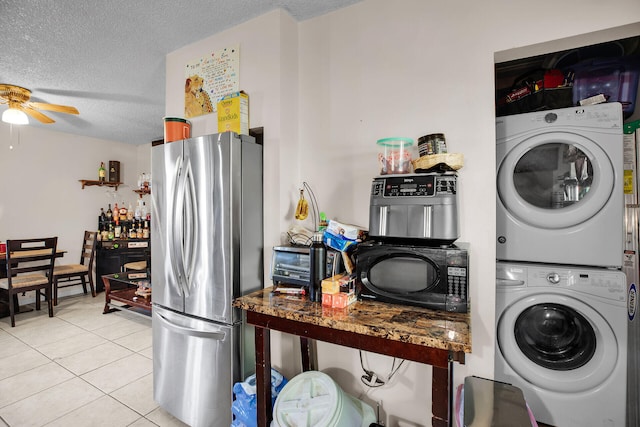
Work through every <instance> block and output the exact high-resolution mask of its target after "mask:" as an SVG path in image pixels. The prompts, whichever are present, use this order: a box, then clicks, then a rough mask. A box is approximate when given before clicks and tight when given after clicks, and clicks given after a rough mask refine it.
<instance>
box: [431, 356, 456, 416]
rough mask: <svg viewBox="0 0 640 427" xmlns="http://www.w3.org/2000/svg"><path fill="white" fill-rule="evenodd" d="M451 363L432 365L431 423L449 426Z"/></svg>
mask: <svg viewBox="0 0 640 427" xmlns="http://www.w3.org/2000/svg"><path fill="white" fill-rule="evenodd" d="M452 375H453V372H452V363H451V362H449V364H448V365H447V367H446V368H440V367H437V366H434V367H433V375H432V379H431V412H432V413H433V417H432V418H431V425H432V426H433V427H449V426H450V421H451V376H452Z"/></svg>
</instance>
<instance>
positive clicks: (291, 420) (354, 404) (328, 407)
mask: <svg viewBox="0 0 640 427" xmlns="http://www.w3.org/2000/svg"><path fill="white" fill-rule="evenodd" d="M375 422H376V418H375V415H374V412H373V408H372V407H371V406H369V405H367V404H366V403H364V402H362V401H360V400H358V399H356V398H355V397H352V396H350V395H348V394H346V393H345V392H343V391H342V389H341V388H340V386H338V384H336V383H335V382H334V381H333V380H332V379H331V377H330V376H328V375H327V374H325V373H322V372H318V371H308V372H303V373H301V374H299V375H297V376H295V377H294V378H292V379H291V381H289V383H288V384H287V385H285V386H284V388H283V389H282V390H281V391H280V395H278V399H277V400H276V405H275V407H274V408H273V423H272V424H271V427H360V426H362V427H369V426H370V425H371V423H375Z"/></svg>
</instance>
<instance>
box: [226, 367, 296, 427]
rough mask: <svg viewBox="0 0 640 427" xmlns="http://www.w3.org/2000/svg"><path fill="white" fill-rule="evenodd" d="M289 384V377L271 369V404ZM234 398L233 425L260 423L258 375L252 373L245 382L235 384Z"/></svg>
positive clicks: (242, 426) (235, 426)
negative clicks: (257, 393) (257, 394)
mask: <svg viewBox="0 0 640 427" xmlns="http://www.w3.org/2000/svg"><path fill="white" fill-rule="evenodd" d="M285 384H287V379H286V378H285V377H283V376H282V374H281V373H280V372H278V371H276V370H275V369H273V368H272V369H271V405H273V404H274V403H275V401H276V397H277V396H278V394H279V393H280V391H281V390H282V388H283V387H284V386H285ZM233 394H234V397H235V398H234V400H233V403H232V404H231V413H232V414H233V421H232V422H231V427H255V426H256V425H257V424H258V413H257V404H258V402H257V399H256V376H255V374H254V375H251V376H249V377H247V379H246V380H244V381H243V382H238V383H235V384H234V385H233Z"/></svg>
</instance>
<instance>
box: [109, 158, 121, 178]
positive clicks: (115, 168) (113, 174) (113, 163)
mask: <svg viewBox="0 0 640 427" xmlns="http://www.w3.org/2000/svg"><path fill="white" fill-rule="evenodd" d="M109 182H120V162H119V161H117V160H109Z"/></svg>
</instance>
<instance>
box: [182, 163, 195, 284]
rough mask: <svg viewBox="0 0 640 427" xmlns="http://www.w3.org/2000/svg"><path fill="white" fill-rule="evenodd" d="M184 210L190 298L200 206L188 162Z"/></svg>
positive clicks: (186, 266) (183, 218)
mask: <svg viewBox="0 0 640 427" xmlns="http://www.w3.org/2000/svg"><path fill="white" fill-rule="evenodd" d="M183 179H184V193H183V196H182V197H183V198H184V210H183V215H184V216H183V217H182V221H183V226H182V230H183V235H184V249H183V256H184V258H183V269H184V271H185V279H186V280H185V283H184V287H185V295H187V296H189V294H190V293H191V290H190V289H191V286H192V283H191V280H192V278H193V271H194V268H195V261H196V259H197V247H196V246H197V244H198V238H197V237H198V204H197V195H196V183H195V180H194V178H193V171H192V168H191V162H190V161H189V160H187V166H186V168H185V173H184V178H183Z"/></svg>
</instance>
